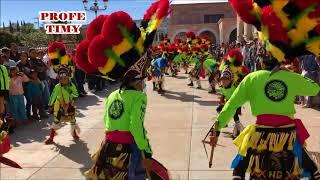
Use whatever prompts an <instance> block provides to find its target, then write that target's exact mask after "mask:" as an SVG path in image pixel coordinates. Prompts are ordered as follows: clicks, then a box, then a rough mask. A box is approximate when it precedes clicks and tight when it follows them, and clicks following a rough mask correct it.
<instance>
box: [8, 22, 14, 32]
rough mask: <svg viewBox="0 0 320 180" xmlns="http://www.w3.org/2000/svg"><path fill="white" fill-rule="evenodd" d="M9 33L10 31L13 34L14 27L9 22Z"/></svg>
mask: <svg viewBox="0 0 320 180" xmlns="http://www.w3.org/2000/svg"><path fill="white" fill-rule="evenodd" d="M9 31H10V32H11V33H13V27H12V23H11V21H9Z"/></svg>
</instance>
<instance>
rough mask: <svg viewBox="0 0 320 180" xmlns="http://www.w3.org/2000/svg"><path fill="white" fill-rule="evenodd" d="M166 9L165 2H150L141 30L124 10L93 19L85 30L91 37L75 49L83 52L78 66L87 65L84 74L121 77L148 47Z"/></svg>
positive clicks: (167, 11)
mask: <svg viewBox="0 0 320 180" xmlns="http://www.w3.org/2000/svg"><path fill="white" fill-rule="evenodd" d="M169 10H170V8H169V1H168V0H159V1H157V2H155V3H153V4H152V5H151V7H150V8H149V9H148V10H147V12H146V13H145V15H144V17H143V20H142V22H141V27H140V28H139V27H137V25H136V24H135V23H134V21H133V20H132V18H131V17H130V16H129V15H128V14H127V13H125V12H123V11H118V12H114V13H112V14H110V15H108V16H101V17H98V18H96V19H95V20H94V21H93V22H91V23H90V25H89V27H88V28H89V32H90V33H89V34H91V35H89V36H90V37H88V36H87V39H86V40H84V41H85V42H81V43H80V45H82V46H80V45H79V46H78V49H79V48H81V47H82V48H83V49H84V52H79V54H78V55H77V57H79V58H80V59H77V62H78V61H80V62H82V63H83V64H82V65H79V66H85V65H88V64H90V68H89V70H87V71H91V72H92V71H95V70H98V71H99V72H100V73H102V74H104V75H107V76H109V77H110V78H112V79H115V78H121V77H122V76H123V74H124V73H125V72H126V71H127V70H128V69H129V68H130V67H131V66H132V65H134V64H135V63H136V62H137V61H138V60H139V59H140V58H141V57H142V55H143V54H144V53H145V51H146V50H147V49H148V48H149V47H150V46H151V44H152V42H153V39H154V35H155V33H156V29H157V28H158V27H159V26H160V24H161V22H162V20H163V19H164V18H165V17H166V16H167V15H168V14H169ZM87 34H88V31H87ZM82 43H83V44H82ZM87 47H88V48H87ZM86 49H87V51H86ZM77 53H78V51H77ZM86 54H87V58H86V57H85V55H86ZM78 64H79V63H78ZM80 64H81V63H80ZM88 67H89V66H88Z"/></svg>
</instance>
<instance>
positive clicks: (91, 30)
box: [86, 15, 108, 40]
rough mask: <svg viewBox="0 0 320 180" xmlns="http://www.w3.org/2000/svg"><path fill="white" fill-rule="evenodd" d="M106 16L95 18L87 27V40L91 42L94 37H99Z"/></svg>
mask: <svg viewBox="0 0 320 180" xmlns="http://www.w3.org/2000/svg"><path fill="white" fill-rule="evenodd" d="M107 17H108V15H99V16H98V17H97V18H95V19H94V20H93V21H91V23H90V24H89V25H88V27H87V37H86V38H87V39H88V40H92V39H93V38H94V37H95V36H96V35H99V34H100V33H101V29H102V26H103V23H104V21H105V20H106V18H107Z"/></svg>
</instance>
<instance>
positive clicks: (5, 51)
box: [1, 47, 17, 70]
mask: <svg viewBox="0 0 320 180" xmlns="http://www.w3.org/2000/svg"><path fill="white" fill-rule="evenodd" d="M1 52H2V53H3V54H5V55H6V56H5V58H6V59H5V60H4V62H3V65H4V66H6V68H7V70H9V68H10V67H11V66H16V65H17V63H16V62H15V61H14V60H11V59H10V58H9V57H10V49H9V48H7V47H4V48H2V49H1Z"/></svg>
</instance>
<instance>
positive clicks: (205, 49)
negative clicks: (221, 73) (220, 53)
mask: <svg viewBox="0 0 320 180" xmlns="http://www.w3.org/2000/svg"><path fill="white" fill-rule="evenodd" d="M200 48H201V50H202V51H208V49H209V46H208V45H207V44H201V45H200Z"/></svg>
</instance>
